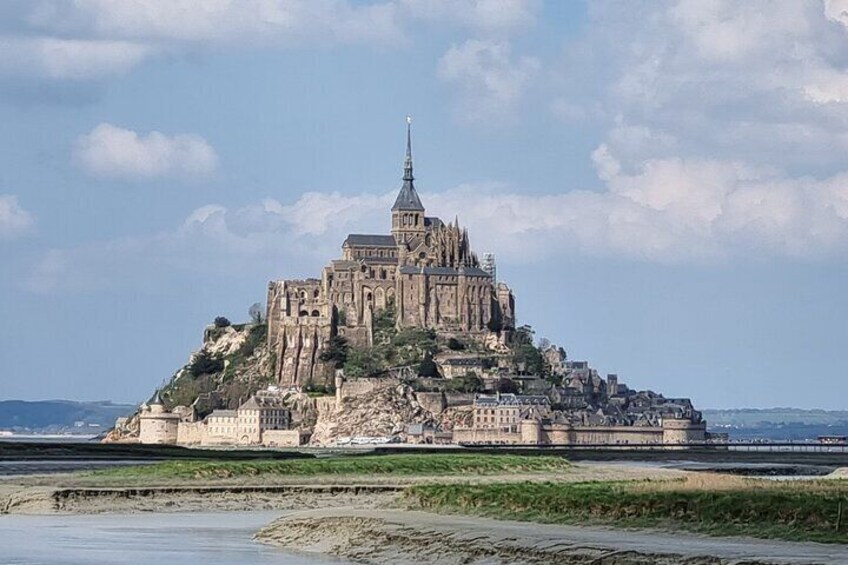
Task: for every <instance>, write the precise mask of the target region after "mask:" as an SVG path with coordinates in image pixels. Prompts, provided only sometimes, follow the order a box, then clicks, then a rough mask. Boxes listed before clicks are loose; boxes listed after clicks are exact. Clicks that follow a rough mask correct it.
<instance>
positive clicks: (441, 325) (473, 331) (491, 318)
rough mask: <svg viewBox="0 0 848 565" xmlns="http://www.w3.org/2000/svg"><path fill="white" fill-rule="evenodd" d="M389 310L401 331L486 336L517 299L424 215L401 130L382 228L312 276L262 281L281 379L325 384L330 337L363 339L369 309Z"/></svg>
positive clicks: (505, 322) (507, 324)
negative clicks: (400, 165) (399, 160)
mask: <svg viewBox="0 0 848 565" xmlns="http://www.w3.org/2000/svg"><path fill="white" fill-rule="evenodd" d="M389 307H392V308H393V309H394V311H395V313H396V325H397V327H398V328H399V329H400V328H406V327H420V328H432V329H435V330H437V331H440V332H444V333H446V334H449V333H451V332H461V333H463V334H464V335H467V336H469V337H474V336H476V337H478V338H479V339H480V340H481V342H482V341H483V340H485V338H486V336H487V335H488V334H489V333H490V330H491V329H492V328H496V329H509V328H512V327H514V326H515V298H514V296H513V294H512V291H511V290H510V288H509V287H508V286H507V285H506V284H504V283H498V284H496V283H495V281H494V279H493V277H492V275H491V274H490V273H489V272H487V271H485V270H483V269H482V268H481V266H480V262H479V261H478V259H477V255H476V254H475V253H474V252H473V251H472V249H471V244H470V240H469V236H468V231H467V230H465V229H463V228H461V227H460V225H459V221H458V220H454V221H453V222H449V223H446V222H444V221H442V220H441V219H439V218H436V217H430V216H427V215H426V211H425V208H424V206H423V204H422V203H421V199H420V198H419V196H418V193H417V191H416V190H415V186H414V177H413V174H412V150H411V140H410V134H409V129H408V128H407V153H406V159H405V162H404V175H403V185H402V187H401V189H400V192H399V193H398V196H397V199H396V200H395V203H394V205H393V206H392V209H391V233H390V234H350V235H348V236H347V238H346V239H345V241H344V243H343V244H342V257H341V258H339V259H336V260H333V261H331V262H330V263H329V265H327V266H326V267H325V268H324V270H323V272H322V273H321V278H320V279H317V278H316V279H302V280H280V281H272V282H271V283H269V286H268V300H267V308H268V311H267V319H268V329H269V331H268V345H269V349H270V351H271V352H273V355H274V357H275V367H276V373H277V374H276V377H277V380H278V382H279V383H280V384H281V385H285V386H289V385H294V386H302V385H305V384H307V383H309V382H313V381H321V382H325V383H329V382H331V379H332V375H331V374H329V373H330V371H329V370H328V369H327V367H324V366H323V364H322V363H321V362H320V360H319V355H320V352H321V350H322V349H323V347H324V344H325V343H326V342H327V341H328V340H329V339H330V337H331V336H332V335H335V334H338V335H343V336H344V337H346V338H347V339H348V341H350V342H351V343H353V344H355V345H359V346H366V345H370V344H371V339H372V323H373V319H374V315H375V313H377V312H379V311H381V310H384V309H386V308H389Z"/></svg>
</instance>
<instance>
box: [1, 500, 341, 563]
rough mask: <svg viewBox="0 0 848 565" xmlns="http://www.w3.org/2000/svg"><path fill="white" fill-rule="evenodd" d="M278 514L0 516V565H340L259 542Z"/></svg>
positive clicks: (317, 556)
mask: <svg viewBox="0 0 848 565" xmlns="http://www.w3.org/2000/svg"><path fill="white" fill-rule="evenodd" d="M279 515H280V513H279V512H218V513H173V514H170V513H168V514H157V513H150V514H98V515H91V516H79V515H61V516H59V515H49V516H21V515H7V516H0V563H2V564H3V565H54V564H55V565H101V564H102V565H107V564H109V565H119V564H130V563H131V564H133V565H136V564H139V563H149V564H154V565H155V564H160V563H203V564H204V565H232V564H239V565H254V564H259V565H267V564H286V565H322V564H323V565H326V564H330V563H335V564H339V563H345V562H344V561H339V560H332V559H328V558H324V557H322V556H319V555H312V554H303V553H295V552H288V551H284V550H281V549H277V548H275V547H272V546H267V545H263V544H260V543H257V542H255V541H253V540H252V539H251V537H252V535H253V534H254V533H255V532H256V531H257V530H259V529H260V528H261V527H262V526H264V525H265V524H268V523H269V522H271V521H272V520H274V519H275V518H277V517H278V516H279Z"/></svg>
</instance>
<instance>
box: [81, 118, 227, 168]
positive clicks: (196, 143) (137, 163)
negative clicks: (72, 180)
mask: <svg viewBox="0 0 848 565" xmlns="http://www.w3.org/2000/svg"><path fill="white" fill-rule="evenodd" d="M74 159H75V161H76V162H77V163H78V164H79V165H80V166H81V167H82V168H83V169H84V170H85V171H86V172H88V173H89V174H92V175H94V176H101V177H124V178H153V177H162V176H183V177H194V176H203V175H207V174H209V173H211V172H212V171H214V169H215V167H216V165H217V162H218V157H217V155H216V153H215V150H214V149H213V148H212V146H211V145H209V143H208V142H207V141H206V140H205V139H203V138H202V137H200V136H197V135H193V134H178V135H174V136H168V135H164V134H162V133H159V132H158V131H153V132H150V133H149V134H147V135H139V134H138V133H136V132H135V131H133V130H129V129H124V128H120V127H118V126H114V125H112V124H108V123H102V124H100V125H98V126H97V127H96V128H94V129H93V130H92V131H91V132H90V133H88V134H85V135H82V136H80V137H79V138H77V140H76V143H75V147H74Z"/></svg>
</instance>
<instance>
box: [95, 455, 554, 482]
mask: <svg viewBox="0 0 848 565" xmlns="http://www.w3.org/2000/svg"><path fill="white" fill-rule="evenodd" d="M568 468H569V463H568V462H567V461H566V460H564V459H562V458H560V457H528V456H520V455H474V454H444V455H442V454H409V455H373V456H371V455H367V456H362V455H359V456H340V457H332V458H324V459H295V460H283V461H276V460H260V461H165V462H162V463H156V464H153V465H140V466H133V467H121V468H115V469H105V470H102V471H94V472H92V475H94V476H98V477H108V478H128V479H131V478H149V479H229V478H238V477H257V476H272V475H275V476H286V475H289V476H309V475H407V476H408V475H489V474H496V473H543V472H559V471H564V470H566V469H568Z"/></svg>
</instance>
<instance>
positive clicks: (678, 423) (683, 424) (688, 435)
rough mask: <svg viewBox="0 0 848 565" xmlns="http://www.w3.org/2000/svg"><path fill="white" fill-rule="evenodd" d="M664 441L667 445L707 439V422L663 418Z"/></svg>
mask: <svg viewBox="0 0 848 565" xmlns="http://www.w3.org/2000/svg"><path fill="white" fill-rule="evenodd" d="M662 429H663V443H665V444H666V445H680V444H686V443H693V442H703V441H706V436H707V432H706V424H705V423H704V422H701V423H699V424H693V423H692V422H690V421H689V420H678V419H668V418H667V419H664V420H663V427H662Z"/></svg>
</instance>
